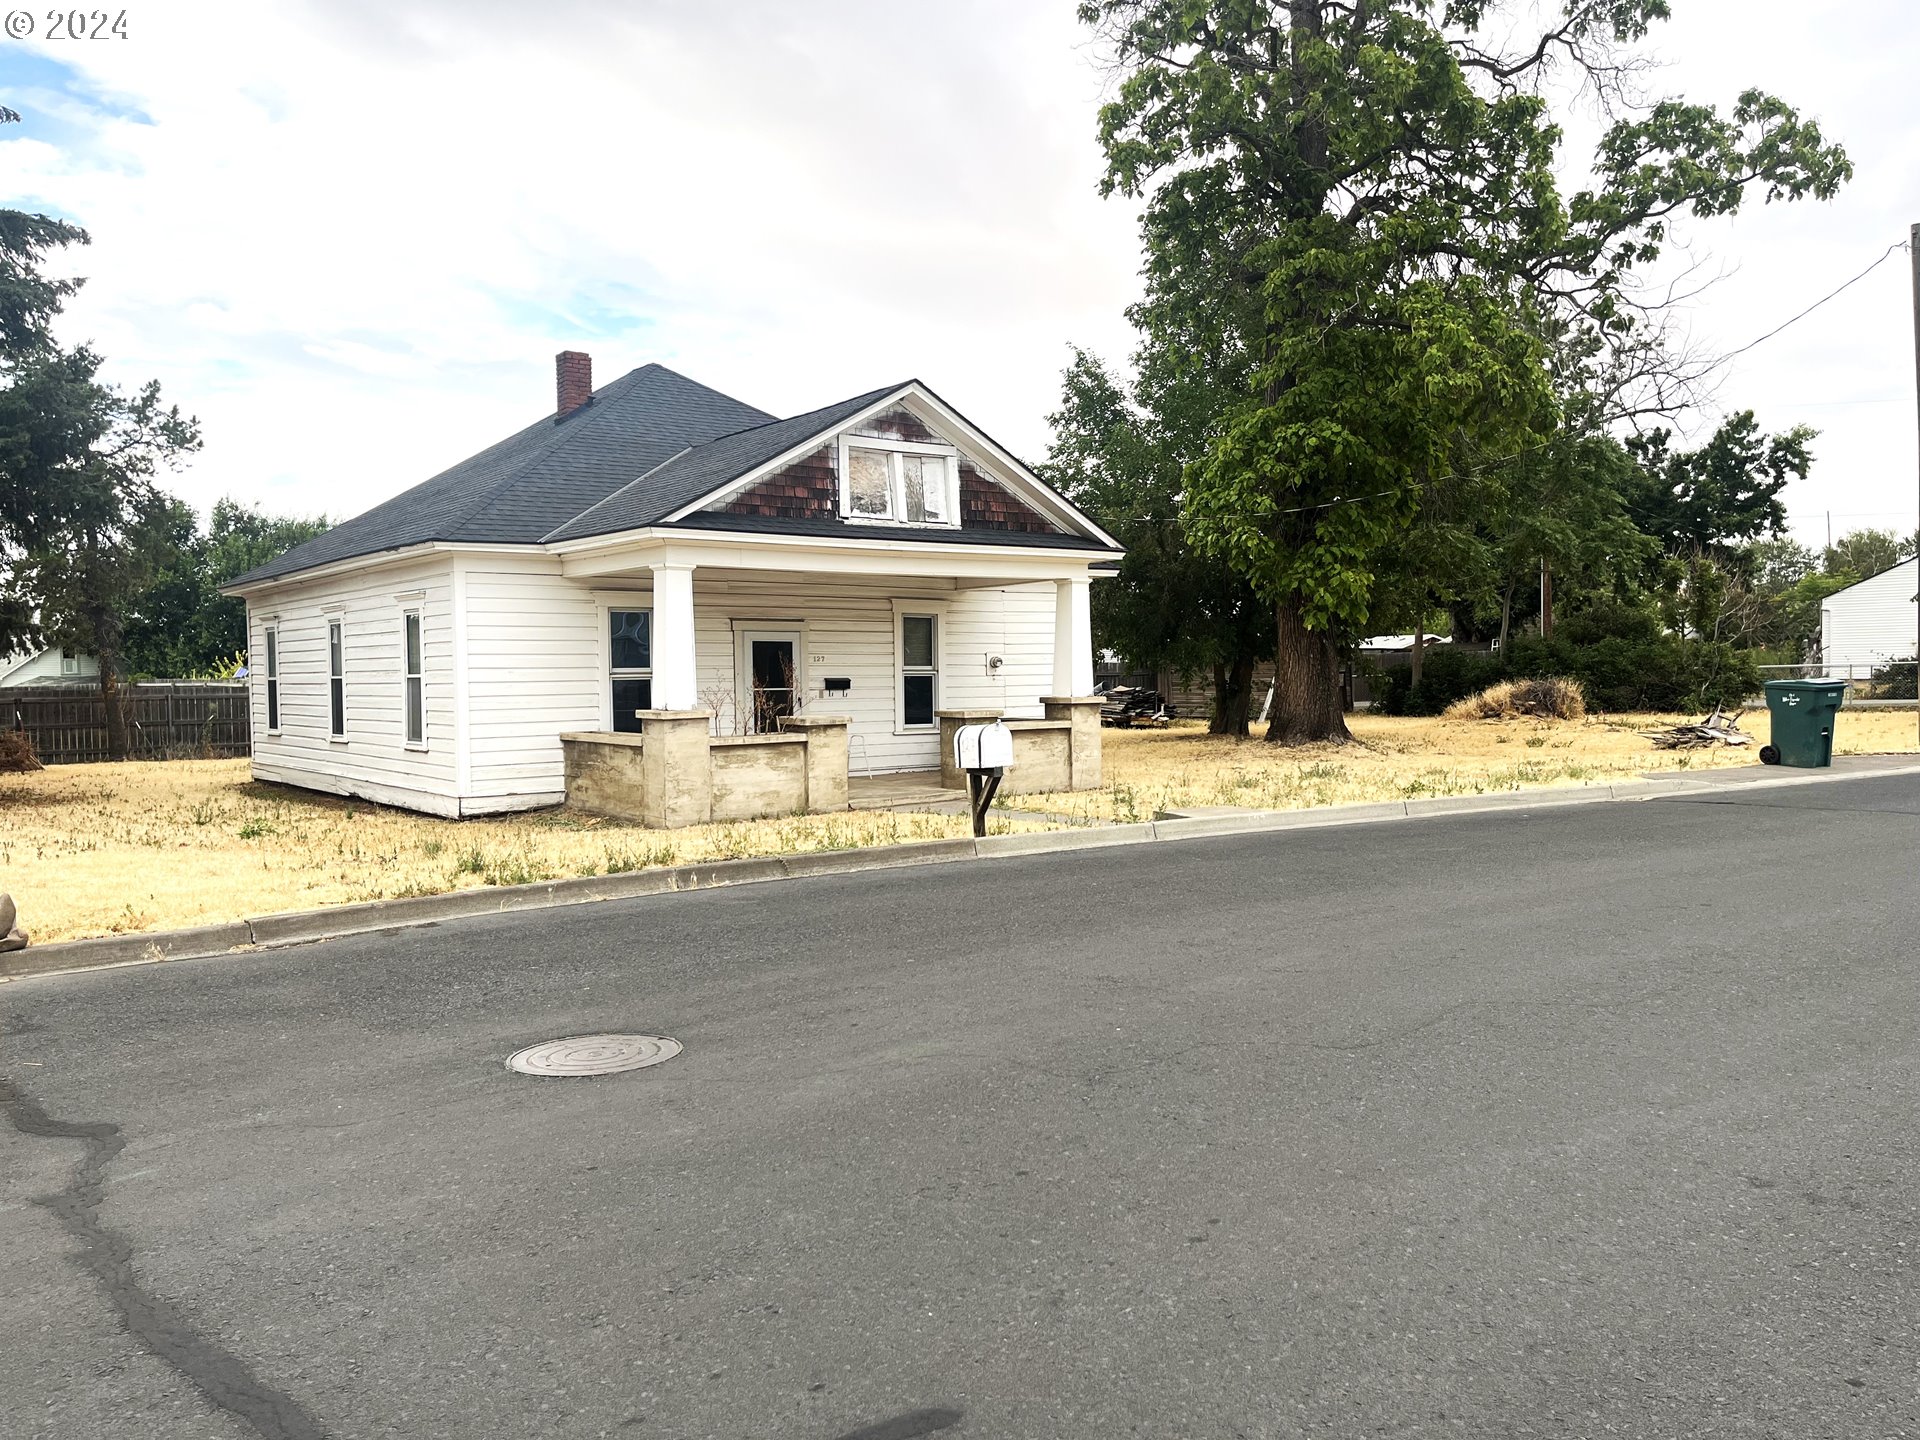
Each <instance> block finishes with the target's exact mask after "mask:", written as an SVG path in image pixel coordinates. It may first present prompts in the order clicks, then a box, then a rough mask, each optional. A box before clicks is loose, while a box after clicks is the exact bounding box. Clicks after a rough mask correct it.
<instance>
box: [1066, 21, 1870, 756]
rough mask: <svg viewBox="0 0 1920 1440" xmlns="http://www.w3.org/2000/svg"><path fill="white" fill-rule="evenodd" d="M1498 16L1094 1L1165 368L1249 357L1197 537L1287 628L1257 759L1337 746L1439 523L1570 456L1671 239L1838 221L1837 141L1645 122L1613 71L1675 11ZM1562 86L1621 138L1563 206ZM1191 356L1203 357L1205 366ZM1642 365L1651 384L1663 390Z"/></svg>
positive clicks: (1106, 140)
mask: <svg viewBox="0 0 1920 1440" xmlns="http://www.w3.org/2000/svg"><path fill="white" fill-rule="evenodd" d="M1500 11H1501V7H1499V6H1497V5H1496V4H1495V3H1494V0H1450V3H1446V4H1438V3H1431V0H1083V3H1082V4H1081V7H1080V14H1081V17H1082V19H1083V20H1084V21H1085V22H1087V23H1088V24H1090V25H1092V26H1094V27H1095V28H1096V29H1097V30H1098V32H1099V33H1100V34H1101V36H1102V37H1103V38H1104V40H1105V41H1106V42H1107V43H1108V44H1109V45H1110V46H1111V48H1112V50H1113V53H1114V55H1115V57H1116V61H1117V65H1118V67H1119V70H1120V72H1121V73H1120V79H1119V84H1118V88H1117V92H1116V94H1115V97H1114V99H1113V100H1112V101H1110V102H1109V103H1108V104H1107V105H1105V106H1104V107H1103V108H1102V110H1101V113H1100V139H1101V143H1102V145H1103V147H1104V149H1105V153H1106V158H1107V174H1106V178H1105V182H1104V184H1105V188H1106V190H1107V191H1108V192H1112V191H1120V192H1122V193H1125V194H1128V195H1134V196H1145V197H1147V203H1146V208H1145V214H1144V218H1143V221H1142V228H1143V238H1144V242H1145V251H1146V258H1145V280H1146V290H1145V295H1144V298H1143V299H1142V300H1141V302H1140V303H1139V304H1138V305H1137V306H1135V307H1134V309H1133V311H1132V318H1133V320H1134V322H1135V324H1136V326H1138V327H1139V328H1140V329H1141V330H1142V332H1143V333H1144V335H1145V336H1146V341H1145V344H1146V345H1147V346H1148V348H1153V347H1154V346H1156V345H1164V346H1172V347H1179V346H1183V345H1185V346H1191V347H1193V348H1196V349H1197V350H1198V351H1199V352H1200V353H1202V354H1206V353H1209V352H1211V351H1232V352H1234V353H1238V354H1241V355H1243V356H1244V357H1245V360H1246V367H1245V373H1244V378H1243V380H1242V381H1241V383H1240V384H1239V385H1238V388H1237V393H1236V394H1235V395H1234V396H1233V398H1232V400H1231V401H1230V403H1228V404H1226V405H1225V406H1224V407H1223V408H1222V409H1221V411H1220V413H1219V414H1218V415H1217V416H1216V418H1215V421H1214V423H1213V425H1212V426H1211V428H1210V439H1209V443H1208V445H1207V448H1206V450H1205V453H1204V454H1203V455H1201V456H1200V457H1199V458H1197V459H1195V460H1194V461H1193V462H1191V464H1189V466H1188V467H1187V472H1186V490H1185V502H1186V510H1185V517H1184V518H1185V524H1186V528H1187V532H1188V534H1189V535H1190V536H1191V538H1192V539H1193V541H1194V542H1195V544H1196V545H1197V546H1199V547H1200V548H1201V549H1202V550H1203V551H1204V552H1206V553H1207V554H1210V555H1214V556H1218V557H1220V558H1223V559H1224V560H1226V561H1227V562H1228V563H1229V564H1230V565H1231V566H1232V567H1233V568H1234V569H1235V571H1236V572H1238V573H1239V574H1241V575H1242V576H1244V577H1245V578H1246V579H1247V580H1248V581H1249V583H1251V584H1252V585H1253V586H1254V587H1255V589H1256V590H1257V591H1258V592H1259V594H1260V595H1261V596H1262V597H1263V598H1264V599H1265V600H1266V602H1267V603H1269V604H1270V605H1272V607H1273V610H1274V617H1275V630H1276V647H1277V654H1276V669H1277V673H1278V684H1277V689H1276V694H1275V705H1274V715H1273V721H1272V725H1271V727H1270V729H1269V731H1268V737H1269V738H1270V739H1274V740H1280V741H1290V742H1291V741H1315V740H1343V739H1345V738H1347V732H1346V726H1345V722H1344V720H1343V718H1342V716H1341V712H1340V701H1339V685H1338V666H1337V654H1338V646H1339V643H1340V641H1341V639H1342V637H1343V635H1350V634H1352V633H1353V632H1354V631H1355V630H1356V629H1358V628H1359V627H1362V626H1364V625H1365V624H1366V623H1367V620H1368V618H1369V614H1370V610H1371V607H1372V604H1373V598H1374V596H1373V592H1374V589H1375V577H1376V565H1377V560H1378V557H1379V556H1381V555H1382V554H1383V553H1384V552H1385V550H1386V549H1387V548H1388V547H1389V546H1390V545H1391V544H1392V543H1393V542H1395V541H1396V540H1398V539H1399V538H1400V537H1402V536H1403V535H1405V533H1406V532H1407V531H1408V529H1409V527H1410V526H1411V525H1412V522H1413V520H1414V518H1415V516H1416V515H1417V514H1418V513H1419V512H1420V510H1421V507H1422V505H1423V503H1425V501H1426V499H1427V497H1428V496H1429V495H1430V494H1431V493H1433V492H1434V490H1435V489H1436V488H1437V487H1441V486H1443V485H1445V484H1447V483H1448V482H1449V481H1450V480H1451V478H1452V477H1455V476H1458V475H1460V474H1462V473H1466V472H1464V471H1463V467H1465V466H1468V465H1473V466H1478V467H1482V469H1483V470H1484V468H1485V467H1488V466H1490V465H1493V464H1497V463H1499V462H1500V461H1502V460H1503V459H1506V458H1508V457H1514V456H1521V455H1525V454H1528V453H1529V452H1531V451H1533V450H1535V449H1539V448H1542V447H1544V446H1546V445H1548V444H1549V443H1550V442H1551V441H1552V439H1553V437H1554V436H1555V435H1556V433H1558V423H1559V422H1558V408H1559V407H1558V405H1557V403H1556V395H1555V391H1554V387H1553V384H1552V382H1551V378H1550V373H1549V347H1550V344H1551V345H1555V346H1558V345H1564V344H1567V343H1569V342H1571V343H1572V344H1573V345H1574V346H1575V347H1576V348H1579V347H1584V349H1585V351H1586V353H1588V354H1589V355H1591V356H1594V357H1596V359H1595V361H1594V364H1593V367H1592V368H1593V369H1594V371H1595V372H1596V373H1606V372H1607V371H1608V365H1607V363H1606V361H1607V357H1610V356H1619V355H1622V354H1626V353H1630V352H1637V353H1638V355H1639V356H1640V358H1641V360H1642V362H1644V361H1645V359H1646V357H1648V356H1650V355H1658V354H1659V346H1658V344H1657V343H1656V341H1655V340H1651V339H1650V338H1649V333H1648V330H1647V328H1646V327H1645V326H1644V325H1642V324H1639V323H1638V321H1639V317H1638V316H1637V315H1636V313H1635V309H1634V304H1633V290H1632V281H1633V280H1634V278H1635V276H1636V274H1637V273H1638V272H1640V271H1642V270H1643V269H1644V268H1645V267H1646V266H1647V265H1649V264H1650V263H1651V262H1653V261H1654V260H1656V259H1657V258H1658V257H1659V255H1660V253H1661V250H1662V246H1663V244H1664V242H1665V240H1666V227H1667V225H1668V224H1669V222H1670V219H1671V217H1673V216H1675V215H1677V214H1680V213H1682V212H1688V213H1691V214H1694V215H1700V216H1712V215H1724V214H1729V213H1732V212H1733V211H1734V210H1736V209H1738V208H1739V206H1740V204H1741V202H1742V200H1743V198H1744V197H1745V196H1746V195H1747V194H1748V193H1749V192H1750V191H1751V190H1753V189H1755V188H1758V189H1761V190H1763V191H1764V192H1765V193H1766V195H1767V196H1768V198H1770V199H1773V198H1798V197H1800V196H1804V195H1815V196H1822V197H1824V196H1827V195H1830V194H1832V193H1833V192H1834V190H1835V189H1836V188H1837V187H1838V186H1839V185H1840V183H1841V182H1842V181H1843V180H1844V179H1845V178H1846V177H1847V176H1848V175H1849V174H1850V173H1851V170H1850V167H1849V165H1848V162H1847V160H1846V157H1845V156H1844V154H1843V153H1842V152H1841V151H1840V150H1839V149H1837V148H1836V147H1834V146H1831V145H1829V144H1827V143H1826V141H1825V140H1824V139H1823V137H1822V136H1821V134H1820V132H1819V129H1818V128H1817V127H1816V126H1815V125H1813V124H1812V123H1811V122H1809V121H1805V120H1802V119H1801V118H1800V117H1799V116H1798V115H1796V114H1795V113H1794V112H1793V111H1792V110H1791V109H1790V108H1789V107H1787V106H1786V105H1784V104H1783V103H1782V102H1780V101H1778V100H1776V99H1774V98H1773V97H1771V96H1768V95H1765V94H1762V93H1760V92H1758V91H1748V92H1746V93H1745V94H1743V95H1742V96H1740V98H1739V100H1738V102H1737V103H1736V104H1735V106H1734V107H1733V109H1732V111H1731V112H1730V113H1728V114H1724V115H1723V114H1721V113H1720V112H1718V111H1716V110H1715V109H1713V108H1712V107H1710V106H1703V105H1695V104H1690V103H1687V102H1685V101H1681V100H1663V101H1659V102H1657V103H1653V104H1648V105H1641V106H1635V105H1633V104H1632V103H1631V97H1630V96H1629V95H1628V94H1627V93H1626V90H1625V87H1624V86H1622V85H1621V84H1620V83H1619V75H1620V69H1619V67H1620V65H1621V63H1622V61H1621V56H1622V54H1623V53H1624V48H1623V47H1628V46H1631V45H1632V44H1633V43H1634V42H1637V41H1639V40H1641V39H1642V38H1644V36H1645V34H1646V32H1647V29H1648V27H1649V25H1650V24H1651V22H1653V21H1655V20H1658V19H1662V18H1665V16H1666V14H1667V5H1666V3H1665V0H1567V3H1566V4H1565V5H1564V6H1563V7H1562V8H1561V10H1560V11H1559V13H1558V14H1557V15H1556V17H1555V18H1554V19H1553V20H1552V21H1551V22H1550V24H1549V25H1548V27H1547V28H1546V29H1545V31H1544V32H1543V33H1540V34H1538V35H1537V36H1531V37H1529V38H1528V40H1527V43H1525V44H1522V45H1519V46H1518V47H1517V48H1514V49H1512V50H1508V49H1505V48H1503V46H1502V45H1501V44H1500V43H1499V42H1496V41H1492V40H1490V39H1488V38H1487V37H1488V36H1491V35H1494V34H1501V35H1505V34H1509V33H1511V32H1512V31H1513V29H1514V27H1515V26H1516V25H1518V24H1521V23H1522V22H1521V21H1520V20H1519V19H1516V18H1515V17H1512V16H1509V15H1505V14H1503V13H1500ZM1556 66H1572V67H1575V69H1576V70H1577V71H1579V72H1580V73H1581V74H1582V75H1583V76H1584V78H1586V79H1587V80H1589V81H1591V82H1592V83H1593V84H1594V85H1595V86H1597V87H1599V89H1600V91H1601V93H1602V95H1603V98H1604V100H1605V101H1606V103H1607V105H1608V106H1609V108H1610V110H1611V112H1612V114H1613V119H1612V121H1611V123H1610V124H1609V125H1608V126H1607V128H1606V130H1605V133H1604V134H1603V136H1602V138H1601V141H1600V144H1599V147H1598V150H1597V153H1596V155H1595V156H1594V159H1593V163H1592V172H1593V176H1594V181H1593V183H1592V185H1591V186H1590V187H1588V188H1586V189H1583V190H1581V191H1579V192H1578V193H1575V194H1573V195H1571V196H1568V195H1563V193H1562V191H1561V187H1560V185H1559V183H1558V181H1557V179H1556V176H1555V165H1556V161H1557V159H1558V151H1559V147H1560V143H1561V139H1562V133H1561V130H1560V128H1559V126H1558V125H1557V124H1556V122H1555V120H1554V117H1553V115H1552V114H1551V113H1550V110H1549V106H1548V103H1547V101H1546V99H1545V98H1544V89H1543V87H1544V82H1545V81H1546V79H1547V77H1548V75H1549V72H1550V71H1551V70H1552V69H1553V68H1554V67H1556ZM1196 342H1197V343H1196ZM1646 369H1647V367H1646V366H1645V364H1644V363H1642V365H1641V366H1640V367H1639V373H1645V372H1646Z"/></svg>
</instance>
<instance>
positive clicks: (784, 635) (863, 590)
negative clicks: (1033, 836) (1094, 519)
mask: <svg viewBox="0 0 1920 1440" xmlns="http://www.w3.org/2000/svg"><path fill="white" fill-rule="evenodd" d="M931 548H932V547H926V546H920V545H916V546H914V547H912V548H911V549H908V548H905V547H898V548H896V547H890V546H884V545H876V544H875V543H874V542H871V541H840V542H836V543H819V544H795V543H794V542H793V541H792V539H791V538H790V537H765V539H764V540H763V539H762V537H751V538H748V537H742V536H739V535H728V536H726V537H724V538H720V537H710V538H707V539H704V540H702V539H692V540H690V539H689V538H688V536H687V535H686V533H685V532H676V533H674V534H673V535H672V536H671V537H667V536H660V537H640V538H636V537H633V536H623V537H622V538H621V543H620V545H619V546H618V547H612V546H608V547H602V548H601V549H599V550H597V551H595V552H592V553H584V554H581V555H578V556H572V555H570V556H568V557H567V558H566V571H565V574H566V578H567V580H568V581H569V583H571V584H572V585H575V586H578V587H579V588H580V589H581V590H582V591H584V592H585V593H586V594H587V595H588V596H589V597H591V600H592V603H593V605H594V608H595V611H596V613H597V615H598V617H599V628H600V633H601V634H602V635H603V636H604V637H605V641H604V644H605V656H604V660H605V674H606V680H605V684H604V687H603V695H604V708H603V717H604V718H603V724H602V728H601V729H600V730H598V731H574V732H569V733H568V734H567V735H565V736H563V743H564V745H565V748H566V751H567V792H568V798H569V802H570V803H572V804H575V805H577V806H580V807H582V808H587V809H594V810H599V811H602V812H603V813H610V814H619V815H622V816H626V817H629V818H637V819H641V820H642V821H643V822H644V823H647V824H656V825H677V824H697V823H702V822H703V821H705V820H710V819H733V818H751V817H758V816H766V815H776V814H785V813H793V812H795V811H808V812H812V813H824V812H828V811H832V810H836V809H846V808H848V807H849V806H850V805H855V804H858V805H860V806H861V808H867V807H868V806H873V807H876V808H879V807H884V808H893V807H894V806H896V805H897V806H899V807H901V808H908V807H911V808H925V807H927V806H936V805H940V804H943V803H945V801H946V800H947V799H949V798H950V796H949V795H948V794H947V793H946V792H958V791H960V790H961V789H962V788H963V783H964V782H963V781H961V780H960V779H959V777H957V776H955V775H954V774H953V773H952V772H951V763H950V760H949V759H948V756H949V754H950V751H951V732H952V728H953V726H954V725H956V724H959V723H964V721H965V720H967V719H984V718H989V717H993V718H998V717H1001V716H1005V717H1006V718H1007V719H1008V720H1009V722H1010V723H1012V724H1014V725H1015V726H1016V728H1017V732H1018V733H1019V749H1020V752H1021V753H1022V755H1023V757H1024V760H1023V763H1022V765H1021V766H1020V767H1019V768H1021V769H1023V770H1024V772H1025V773H1024V774H1023V775H1021V776H1018V777H1013V776H1010V777H1009V786H1008V788H1009V790H1010V791H1011V790H1013V789H1014V788H1016V787H1017V788H1020V789H1068V788H1075V787H1077V786H1078V787H1084V786H1090V785H1097V784H1098V783H1099V765H1098V747H1099V733H1098V723H1097V702H1096V701H1094V699H1093V697H1092V689H1093V645H1092V634H1091V625H1090V613H1089V600H1090V582H1091V575H1090V573H1089V568H1088V564H1089V560H1088V556H1087V554H1086V553H1085V552H1084V551H1079V552H1075V551H1065V552H1056V551H1051V550H1049V549H1047V548H1046V547H1041V546H1034V545H1025V546H1018V547H1016V546H1006V547H999V546H988V545H981V544H977V543H976V544H955V545H953V546H951V547H944V550H945V551H946V552H950V553H932V554H930V553H926V552H927V551H928V550H929V549H931ZM1076 716H1079V717H1081V719H1080V721H1079V723H1076V720H1075V717H1076ZM648 752H652V754H653V758H652V760H651V761H649V760H648V759H647V758H646V757H647V755H648ZM943 766H944V767H946V769H947V771H948V773H946V774H945V775H944V776H943V775H942V774H941V770H942V767H943ZM703 776H704V778H703ZM895 777H898V778H895ZM1026 780H1031V782H1032V783H1030V784H1023V783H1022V781H1026ZM896 794H897V795H898V797H899V798H897V799H896V798H893V797H894V796H895V795H896Z"/></svg>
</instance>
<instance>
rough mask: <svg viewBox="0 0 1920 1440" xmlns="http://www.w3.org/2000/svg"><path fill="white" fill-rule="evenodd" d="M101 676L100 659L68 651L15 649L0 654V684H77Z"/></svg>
mask: <svg viewBox="0 0 1920 1440" xmlns="http://www.w3.org/2000/svg"><path fill="white" fill-rule="evenodd" d="M99 678H100V662H99V661H98V660H96V659H95V658H94V657H93V656H91V655H76V654H74V653H73V652H72V651H70V650H61V649H58V648H55V649H47V650H17V651H15V652H14V653H13V654H11V655H5V656H0V687H5V688H8V689H12V688H16V687H18V686H22V685H62V684H65V685H78V684H85V683H88V682H91V681H95V680H98V679H99Z"/></svg>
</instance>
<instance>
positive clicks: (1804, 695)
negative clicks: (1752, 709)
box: [1760, 680, 1847, 770]
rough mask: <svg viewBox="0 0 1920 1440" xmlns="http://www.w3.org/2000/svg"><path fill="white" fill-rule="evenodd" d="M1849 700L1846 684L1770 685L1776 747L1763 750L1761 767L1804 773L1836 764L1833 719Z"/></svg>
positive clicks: (1785, 682)
mask: <svg viewBox="0 0 1920 1440" xmlns="http://www.w3.org/2000/svg"><path fill="white" fill-rule="evenodd" d="M1846 698H1847V682H1846V681H1844V680H1769V681H1767V710H1768V712H1769V713H1770V714H1771V715H1772V716H1773V743H1772V744H1771V745H1763V746H1761V747H1760V761H1761V763H1762V764H1764V765H1795V766H1798V767H1799V768H1801V769H1802V770H1823V769H1825V768H1826V767H1827V766H1829V765H1831V764H1833V717H1834V716H1835V715H1836V714H1838V713H1839V710H1840V706H1841V704H1842V703H1843V702H1844V701H1845V700H1846Z"/></svg>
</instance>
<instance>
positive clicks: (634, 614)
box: [607, 610, 653, 670]
mask: <svg viewBox="0 0 1920 1440" xmlns="http://www.w3.org/2000/svg"><path fill="white" fill-rule="evenodd" d="M607 623H608V625H609V627H610V629H611V631H612V636H611V638H612V641H613V649H612V661H613V663H612V668H613V669H615V670H651V669H652V668H653V612H652V611H650V610H611V611H609V612H607Z"/></svg>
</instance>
